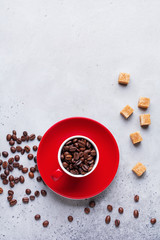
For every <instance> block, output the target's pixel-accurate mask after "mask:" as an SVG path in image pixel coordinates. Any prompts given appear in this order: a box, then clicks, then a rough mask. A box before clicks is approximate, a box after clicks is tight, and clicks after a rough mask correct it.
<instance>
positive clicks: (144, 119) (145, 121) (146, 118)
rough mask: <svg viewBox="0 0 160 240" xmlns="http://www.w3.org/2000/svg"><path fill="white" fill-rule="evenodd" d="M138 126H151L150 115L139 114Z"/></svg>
mask: <svg viewBox="0 0 160 240" xmlns="http://www.w3.org/2000/svg"><path fill="white" fill-rule="evenodd" d="M140 124H141V126H142V127H143V126H148V125H150V124H151V119H150V114H141V115H140Z"/></svg>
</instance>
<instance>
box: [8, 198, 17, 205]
mask: <svg viewBox="0 0 160 240" xmlns="http://www.w3.org/2000/svg"><path fill="white" fill-rule="evenodd" d="M9 204H10V206H11V207H13V206H14V205H16V204H17V200H16V199H12V200H11V201H10V203H9Z"/></svg>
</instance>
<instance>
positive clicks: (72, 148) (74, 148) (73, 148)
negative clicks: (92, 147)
mask: <svg viewBox="0 0 160 240" xmlns="http://www.w3.org/2000/svg"><path fill="white" fill-rule="evenodd" d="M76 149H77V148H76V147H73V146H70V148H69V151H70V152H75V151H76Z"/></svg>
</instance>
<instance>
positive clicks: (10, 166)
mask: <svg viewBox="0 0 160 240" xmlns="http://www.w3.org/2000/svg"><path fill="white" fill-rule="evenodd" d="M8 170H9V171H10V172H12V171H13V166H12V165H10V164H9V165H8Z"/></svg>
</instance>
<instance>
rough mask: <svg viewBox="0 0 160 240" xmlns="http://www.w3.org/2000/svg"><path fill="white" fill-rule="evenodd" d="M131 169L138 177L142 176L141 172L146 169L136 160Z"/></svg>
mask: <svg viewBox="0 0 160 240" xmlns="http://www.w3.org/2000/svg"><path fill="white" fill-rule="evenodd" d="M132 171H133V172H134V173H136V174H137V176H138V177H140V176H142V174H143V173H144V172H145V171H146V167H145V166H144V165H143V164H142V163H140V162H138V163H137V164H136V165H135V166H134V167H133V168H132Z"/></svg>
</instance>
